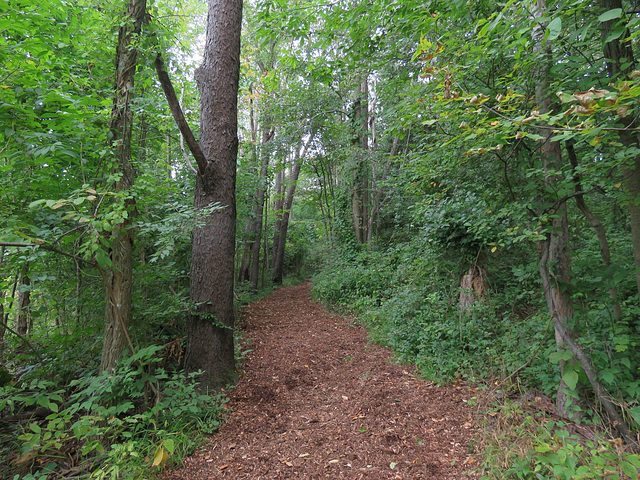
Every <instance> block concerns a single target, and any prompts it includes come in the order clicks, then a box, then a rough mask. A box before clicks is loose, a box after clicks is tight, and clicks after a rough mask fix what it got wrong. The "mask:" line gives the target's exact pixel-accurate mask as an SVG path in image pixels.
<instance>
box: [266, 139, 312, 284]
mask: <svg viewBox="0 0 640 480" xmlns="http://www.w3.org/2000/svg"><path fill="white" fill-rule="evenodd" d="M312 141H313V134H311V135H310V136H309V139H308V140H307V141H306V143H305V144H304V146H303V147H302V150H300V147H298V148H297V151H296V153H295V158H294V163H293V167H292V169H291V175H290V176H289V188H288V189H287V195H286V198H285V201H284V205H283V210H282V217H281V221H280V222H281V223H280V232H279V242H278V249H277V250H275V249H274V259H273V271H272V274H271V279H272V280H273V283H278V284H281V283H282V278H283V275H284V253H285V246H286V244H287V231H288V229H289V218H291V207H293V197H294V196H295V193H296V186H297V184H298V177H299V176H300V168H301V166H302V161H303V159H304V157H305V156H306V155H307V149H308V148H309V145H310V144H311V142H312Z"/></svg>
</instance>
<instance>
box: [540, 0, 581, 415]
mask: <svg viewBox="0 0 640 480" xmlns="http://www.w3.org/2000/svg"><path fill="white" fill-rule="evenodd" d="M546 13H547V5H546V1H545V0H537V2H536V9H535V16H536V17H537V18H540V17H543V16H545V15H546ZM544 29H545V25H544V24H538V25H536V26H535V27H534V31H533V41H534V52H535V53H536V54H537V55H538V56H539V60H538V62H539V66H538V70H537V72H535V74H534V75H535V82H536V90H535V95H536V103H537V104H538V108H539V111H540V113H541V114H543V115H544V114H546V113H550V112H551V111H552V96H551V92H550V70H551V54H550V48H549V45H547V43H546V41H545V40H544ZM553 135H554V134H553V131H552V130H550V129H544V130H542V136H543V138H542V140H541V141H540V152H541V156H542V164H543V167H544V170H545V177H544V178H543V179H542V187H543V190H544V191H545V193H544V194H543V195H547V198H546V201H547V202H548V203H550V204H551V206H550V207H549V212H548V213H549V216H550V217H551V222H550V223H551V225H550V226H549V227H548V229H547V231H546V232H545V234H544V235H545V239H544V240H542V241H540V242H538V254H539V259H540V262H539V272H540V276H541V278H542V285H543V288H544V296H545V300H546V302H547V308H548V309H549V312H550V313H551V315H554V316H555V317H557V318H558V322H559V323H560V324H562V325H565V323H566V322H567V320H569V319H571V318H572V317H573V313H574V310H573V304H572V301H571V296H570V294H569V285H570V284H571V259H570V257H569V222H568V218H567V204H566V199H562V198H554V197H549V194H548V193H546V192H552V191H555V190H556V189H555V188H554V187H555V185H556V184H557V183H558V182H559V181H561V179H560V178H559V177H558V176H557V175H555V174H554V173H552V172H556V171H560V170H561V168H562V153H561V149H560V143H559V142H556V141H553V140H552V137H553ZM555 334H556V335H555V336H556V344H557V345H558V349H562V348H564V346H565V342H564V339H563V337H562V335H560V333H559V331H558V329H557V328H556V330H555ZM564 366H565V365H564V362H560V383H559V385H558V391H557V394H556V406H557V408H558V411H559V413H560V414H561V415H563V416H565V417H570V416H571V413H570V412H569V409H568V405H569V397H568V394H567V386H566V384H565V382H564V381H563V380H562V373H563V371H564Z"/></svg>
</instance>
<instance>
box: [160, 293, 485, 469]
mask: <svg viewBox="0 0 640 480" xmlns="http://www.w3.org/2000/svg"><path fill="white" fill-rule="evenodd" d="M240 325H241V327H242V328H243V329H244V331H245V334H246V341H247V342H248V345H247V346H246V348H247V349H252V350H251V352H250V353H249V354H248V355H247V358H246V360H245V363H244V366H243V374H242V377H241V378H240V381H239V382H238V385H237V387H235V388H234V389H231V390H229V391H228V392H227V393H228V396H229V406H230V407H231V413H230V414H229V418H228V419H227V422H226V423H225V424H224V425H223V426H222V427H221V429H220V432H219V433H218V434H216V435H215V436H213V437H212V438H211V439H210V440H209V442H208V443H207V445H205V446H204V447H203V448H201V449H200V450H199V451H198V452H196V454H195V455H193V456H192V457H189V458H188V459H187V460H186V461H185V464H184V465H183V466H182V467H180V468H178V469H173V470H169V471H167V472H165V473H164V475H163V476H162V478H163V479H164V480H177V479H181V480H205V479H256V480H257V479H265V480H270V479H284V478H299V479H305V480H306V479H310V480H313V479H327V478H329V479H424V480H431V479H434V480H435V479H468V478H475V476H473V475H471V474H469V473H468V471H469V470H471V469H472V468H473V467H475V466H476V463H474V462H475V459H474V457H473V455H471V454H470V450H471V448H470V445H471V443H472V440H471V438H472V435H473V433H474V426H473V420H472V419H471V416H472V410H471V409H470V408H469V407H468V406H467V404H466V403H465V402H464V399H465V398H466V397H467V396H468V391H467V389H466V388H465V387H460V386H447V387H440V386H436V385H434V384H432V383H431V382H428V381H425V380H421V379H419V378H417V375H416V374H415V372H413V371H412V370H411V369H410V368H408V367H406V366H401V365H396V364H394V363H392V362H391V354H390V352H389V351H388V350H386V349H384V348H381V347H379V346H376V345H372V344H370V343H368V342H367V333H366V331H365V329H364V328H363V327H361V326H353V325H352V324H350V322H349V320H348V319H344V318H341V317H339V316H334V315H331V314H329V313H328V312H327V311H326V310H325V309H324V308H323V306H322V305H321V304H319V303H317V302H314V301H312V300H311V298H310V285H309V284H308V283H305V284H301V285H296V286H293V287H285V288H281V289H279V290H277V291H276V292H274V293H272V294H271V295H269V296H268V297H266V298H264V299H262V300H259V301H257V302H255V303H253V304H251V305H248V306H247V307H246V308H245V309H244V311H243V315H242V320H241V322H240Z"/></svg>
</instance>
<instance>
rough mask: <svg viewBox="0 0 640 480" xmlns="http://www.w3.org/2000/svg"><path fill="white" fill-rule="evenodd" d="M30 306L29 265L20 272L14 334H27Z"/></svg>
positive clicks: (25, 265)
mask: <svg viewBox="0 0 640 480" xmlns="http://www.w3.org/2000/svg"><path fill="white" fill-rule="evenodd" d="M30 305H31V279H30V278H29V264H28V263H25V264H24V265H22V268H21V270H20V288H19V289H18V312H17V319H16V332H18V334H19V335H21V336H23V337H24V336H26V335H27V333H28V332H29V317H30V315H29V306H30Z"/></svg>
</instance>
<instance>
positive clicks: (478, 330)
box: [313, 241, 640, 479]
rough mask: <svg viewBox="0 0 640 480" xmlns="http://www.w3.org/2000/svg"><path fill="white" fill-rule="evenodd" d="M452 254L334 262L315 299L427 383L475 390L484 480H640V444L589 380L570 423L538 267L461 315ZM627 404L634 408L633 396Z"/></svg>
mask: <svg viewBox="0 0 640 480" xmlns="http://www.w3.org/2000/svg"><path fill="white" fill-rule="evenodd" d="M442 253H443V252H442V251H440V252H438V253H435V252H434V250H433V249H430V248H425V246H424V245H423V246H422V248H421V247H420V245H418V242H417V241H413V242H410V243H408V244H405V245H400V246H396V247H395V248H390V249H386V250H384V251H368V252H362V253H359V254H357V255H355V256H353V257H352V258H351V259H350V260H344V258H343V259H339V260H334V262H333V263H329V264H328V265H327V267H326V268H325V269H324V270H323V271H322V272H321V273H320V274H318V275H317V276H316V277H315V278H314V283H313V292H314V295H315V297H316V298H318V299H320V300H322V301H324V302H326V303H328V304H329V305H332V306H333V308H335V309H337V310H338V311H341V312H350V313H351V314H353V315H355V316H356V318H357V319H358V321H359V322H361V323H362V324H364V325H366V326H367V328H368V330H369V334H370V338H371V339H372V340H373V341H375V342H377V343H380V344H382V345H385V346H388V347H390V348H392V349H393V351H394V352H395V357H396V360H397V361H398V362H401V363H407V364H415V365H417V367H418V368H419V370H420V372H421V374H422V375H423V376H424V377H425V378H427V379H430V380H432V381H435V382H438V383H442V384H446V383H450V382H452V381H463V382H465V383H467V384H469V385H472V386H473V389H474V391H475V396H474V397H473V398H472V399H471V400H470V403H471V404H473V405H475V407H476V408H477V412H478V415H479V418H481V419H482V420H481V423H482V427H483V429H482V431H483V434H482V436H481V438H480V439H479V442H480V445H479V448H478V451H480V452H482V453H481V455H482V456H483V458H484V461H483V475H484V476H483V478H484V479H499V478H500V479H503V478H504V479H525V478H526V479H529V478H531V479H534V478H562V479H576V478H606V479H625V478H629V479H631V478H637V474H638V471H639V469H640V455H638V453H639V452H638V449H637V445H626V444H624V443H623V442H622V440H621V439H620V438H617V435H616V432H615V429H614V428H613V426H612V425H611V424H610V423H609V421H608V419H607V415H606V412H604V411H603V409H602V407H601V406H600V405H599V403H598V401H597V399H594V398H593V397H589V395H588V393H586V392H587V388H586V385H585V379H584V377H583V374H581V375H580V376H579V378H578V379H577V381H576V383H575V385H573V387H574V389H575V394H574V399H575V400H576V403H575V404H574V411H575V412H576V415H575V416H574V417H573V418H572V419H568V418H565V417H563V416H561V415H560V414H559V413H558V411H557V409H556V407H555V402H554V395H555V389H556V388H557V382H558V381H559V378H558V373H557V372H556V371H555V370H556V365H557V362H558V355H559V354H558V351H557V349H556V345H555V342H554V339H553V328H552V327H551V326H550V322H549V316H548V313H546V312H544V308H543V306H542V304H541V303H540V301H541V299H540V297H539V296H537V295H536V293H534V292H535V291H536V279H535V277H534V272H535V270H533V269H534V268H535V267H534V266H526V265H519V266H512V267H511V268H512V269H513V273H514V276H513V281H512V282H510V283H505V284H500V285H498V284H495V283H494V284H492V285H491V289H490V291H488V292H486V294H485V296H484V297H483V298H478V297H477V296H476V298H475V301H474V303H473V305H472V307H471V308H469V309H466V310H461V307H460V293H461V289H460V286H459V278H460V276H461V275H462V273H460V274H458V273H457V272H460V271H461V266H460V265H459V257H456V256H452V255H449V256H447V255H446V254H444V255H443V254H442ZM503 260H504V258H503V259H497V260H496V261H490V263H489V267H488V270H489V272H495V271H496V270H498V269H502V270H503V271H504V270H505V268H506V267H507V266H506V265H504V261H503ZM462 267H464V266H462ZM527 270H528V272H529V273H527ZM496 276H497V275H496ZM503 278H504V277H503ZM596 353H597V352H596ZM623 353H624V352H623ZM596 358H597V357H596ZM601 368H604V367H601ZM631 386H633V385H631ZM621 388H622V386H621ZM578 392H580V398H581V400H580V403H578ZM585 394H586V395H585ZM627 402H629V403H628V404H627V405H628V406H629V408H630V410H631V407H632V406H633V405H634V399H633V398H632V397H631V396H629V397H627ZM630 410H627V412H628V418H629V420H630V421H631V422H634V421H636V420H637V419H636V418H635V416H634V414H635V413H636V412H635V411H630ZM636 425H637V424H636ZM636 431H637V430H636Z"/></svg>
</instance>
